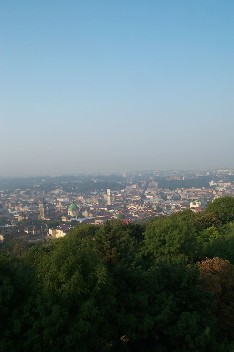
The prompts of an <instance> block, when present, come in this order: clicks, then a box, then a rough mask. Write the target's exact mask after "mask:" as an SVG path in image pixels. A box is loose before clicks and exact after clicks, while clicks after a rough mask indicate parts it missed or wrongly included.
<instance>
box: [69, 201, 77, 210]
mask: <svg viewBox="0 0 234 352" xmlns="http://www.w3.org/2000/svg"><path fill="white" fill-rule="evenodd" d="M77 209H78V206H77V205H76V204H74V203H71V204H70V205H69V207H68V210H70V211H76V210H77Z"/></svg>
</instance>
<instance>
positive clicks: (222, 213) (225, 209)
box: [205, 196, 234, 225]
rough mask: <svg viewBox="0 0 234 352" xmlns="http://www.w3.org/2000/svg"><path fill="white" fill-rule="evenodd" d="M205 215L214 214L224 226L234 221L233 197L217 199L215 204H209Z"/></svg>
mask: <svg viewBox="0 0 234 352" xmlns="http://www.w3.org/2000/svg"><path fill="white" fill-rule="evenodd" d="M205 214H212V215H214V216H215V218H216V219H217V221H218V222H219V223H220V224H221V225H223V224H227V223H228V222H230V221H233V220H234V198H233V197H228V196H226V197H222V198H217V199H215V200H214V201H213V202H211V203H209V204H208V206H207V208H206V210H205Z"/></svg>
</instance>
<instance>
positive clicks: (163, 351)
mask: <svg viewBox="0 0 234 352" xmlns="http://www.w3.org/2000/svg"><path fill="white" fill-rule="evenodd" d="M233 265H234V198H231V197H224V198H219V199H216V200H215V201H214V202H212V203H210V204H209V205H208V207H207V208H206V209H205V210H204V211H203V212H201V213H198V214H196V213H193V212H191V211H184V212H180V213H176V214H173V215H170V216H166V217H159V218H155V219H152V220H149V221H147V222H146V223H144V224H136V223H130V224H125V223H123V222H121V221H120V220H114V221H108V222H106V223H105V224H104V225H102V226H95V225H82V224H81V225H79V226H77V227H75V228H74V229H72V230H71V231H70V233H69V234H68V235H67V236H66V237H65V238H63V239H58V240H53V241H50V242H48V243H45V244H37V245H29V244H27V243H26V242H22V241H16V240H5V241H4V242H3V243H2V244H1V248H0V331H1V335H0V351H2V352H5V351H7V352H11V351H14V352H15V351H26V352H27V351H30V352H31V351H35V352H38V351H43V352H44V351H45V352H46V351H56V352H57V351H79V352H87V351H94V352H95V351H110V352H112V351H113V352H119V351H126V352H131V351H134V352H138V351H139V352H141V351H147V352H158V351H159V352H177V351H178V352H179V351H180V352H188V351H194V352H195V351H199V352H202V351H204V352H205V351H207V352H208V351H209V352H210V351H214V352H215V351H217V352H222V351H223V352H227V351H234V341H233V339H234V266H233Z"/></svg>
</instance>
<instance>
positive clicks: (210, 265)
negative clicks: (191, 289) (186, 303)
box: [198, 257, 234, 339]
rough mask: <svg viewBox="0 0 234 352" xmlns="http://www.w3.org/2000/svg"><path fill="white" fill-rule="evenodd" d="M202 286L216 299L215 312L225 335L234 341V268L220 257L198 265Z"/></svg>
mask: <svg viewBox="0 0 234 352" xmlns="http://www.w3.org/2000/svg"><path fill="white" fill-rule="evenodd" d="M198 266H199V269H200V278H201V279H200V282H201V286H202V287H203V288H204V289H206V290H207V291H209V292H211V293H212V294H213V295H214V297H215V300H216V302H215V306H214V311H215V314H216V316H217V318H218V321H219V327H220V329H221V331H222V332H223V334H224V335H226V336H227V337H228V338H231V339H234V266H233V265H231V264H230V262H229V261H228V260H223V259H220V258H218V257H216V258H213V259H207V260H204V261H202V262H200V263H198Z"/></svg>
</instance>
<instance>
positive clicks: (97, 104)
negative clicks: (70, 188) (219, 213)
mask: <svg viewBox="0 0 234 352" xmlns="http://www.w3.org/2000/svg"><path fill="white" fill-rule="evenodd" d="M233 15H234V2H233V1H232V0H226V1H217V0H212V1H211V0H207V1H202V0H197V1H195V0H192V1H185V0H184V1H182V0H178V1H174V0H168V1H153V0H147V1H143V0H141V1H139V0H134V1H133V0H127V1H126V0H125V1H123V0H119V1H107V0H100V1H94V0H93V1H91V0H86V1H83V0H82V1H73V0H68V1H66V2H65V1H53V0H51V1H49V2H48V1H45V0H40V1H37V2H32V1H29V0H22V1H16V0H11V1H7V0H3V1H1V4H0V32H1V36H0V45H1V55H0V101H1V104H0V116H1V143H0V146H1V148H0V160H1V169H0V176H22V175H23V176H24V175H43V174H47V175H49V174H70V173H87V172H115V171H121V170H122V171H124V170H126V171H131V170H140V169H171V168H177V169H181V168H183V169H185V168H206V169H210V168H233V167H234V161H233V155H232V154H233V148H234V138H233V130H234V116H233V96H234V85H233V82H234V69H233V58H234V41H233V35H234V21H233Z"/></svg>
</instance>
